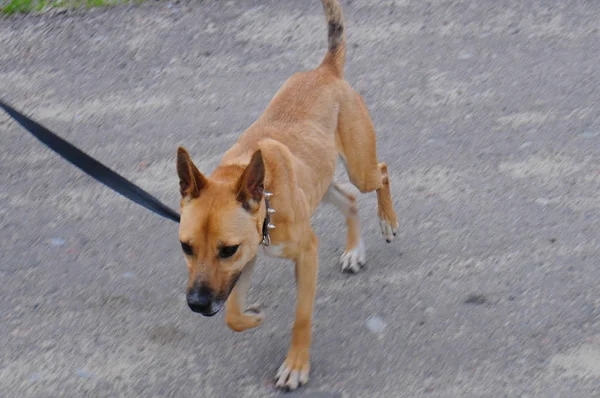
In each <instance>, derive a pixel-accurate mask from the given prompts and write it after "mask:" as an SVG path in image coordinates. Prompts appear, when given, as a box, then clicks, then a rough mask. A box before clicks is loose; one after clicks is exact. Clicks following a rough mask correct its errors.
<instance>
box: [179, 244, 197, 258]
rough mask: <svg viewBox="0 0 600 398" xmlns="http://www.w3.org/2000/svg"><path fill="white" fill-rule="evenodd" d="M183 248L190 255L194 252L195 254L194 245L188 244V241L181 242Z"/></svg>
mask: <svg viewBox="0 0 600 398" xmlns="http://www.w3.org/2000/svg"><path fill="white" fill-rule="evenodd" d="M181 250H183V252H184V253H185V254H187V255H188V256H191V255H192V254H194V252H193V250H192V246H190V245H188V244H187V243H183V242H181Z"/></svg>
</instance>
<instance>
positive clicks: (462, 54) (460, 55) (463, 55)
mask: <svg viewBox="0 0 600 398" xmlns="http://www.w3.org/2000/svg"><path fill="white" fill-rule="evenodd" d="M472 57H473V53H470V52H468V51H460V52H459V53H458V59H462V60H465V59H469V58H472Z"/></svg>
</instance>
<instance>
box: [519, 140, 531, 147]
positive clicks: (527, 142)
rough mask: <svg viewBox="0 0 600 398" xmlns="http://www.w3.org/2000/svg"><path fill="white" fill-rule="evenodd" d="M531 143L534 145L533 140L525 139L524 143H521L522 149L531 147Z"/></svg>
mask: <svg viewBox="0 0 600 398" xmlns="http://www.w3.org/2000/svg"><path fill="white" fill-rule="evenodd" d="M531 145H533V144H532V143H531V141H525V142H524V143H522V144H521V149H527V148H529V147H530V146H531Z"/></svg>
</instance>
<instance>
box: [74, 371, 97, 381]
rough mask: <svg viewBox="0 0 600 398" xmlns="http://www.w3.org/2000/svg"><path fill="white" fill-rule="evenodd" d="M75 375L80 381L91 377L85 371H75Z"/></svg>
mask: <svg viewBox="0 0 600 398" xmlns="http://www.w3.org/2000/svg"><path fill="white" fill-rule="evenodd" d="M75 374H76V375H77V377H79V378H81V379H91V378H92V376H93V375H92V374H91V373H90V372H88V371H87V370H85V369H77V372H75Z"/></svg>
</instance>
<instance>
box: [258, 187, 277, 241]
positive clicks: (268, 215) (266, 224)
mask: <svg viewBox="0 0 600 398" xmlns="http://www.w3.org/2000/svg"><path fill="white" fill-rule="evenodd" d="M264 195H265V206H266V207H267V211H266V214H265V221H264V223H263V238H262V241H261V242H260V243H261V245H263V246H269V245H270V244H271V237H270V236H269V230H270V229H273V228H275V225H273V224H271V214H273V213H275V209H272V208H271V206H270V205H269V198H270V197H272V196H273V194H272V193H271V192H265V193H264Z"/></svg>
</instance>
